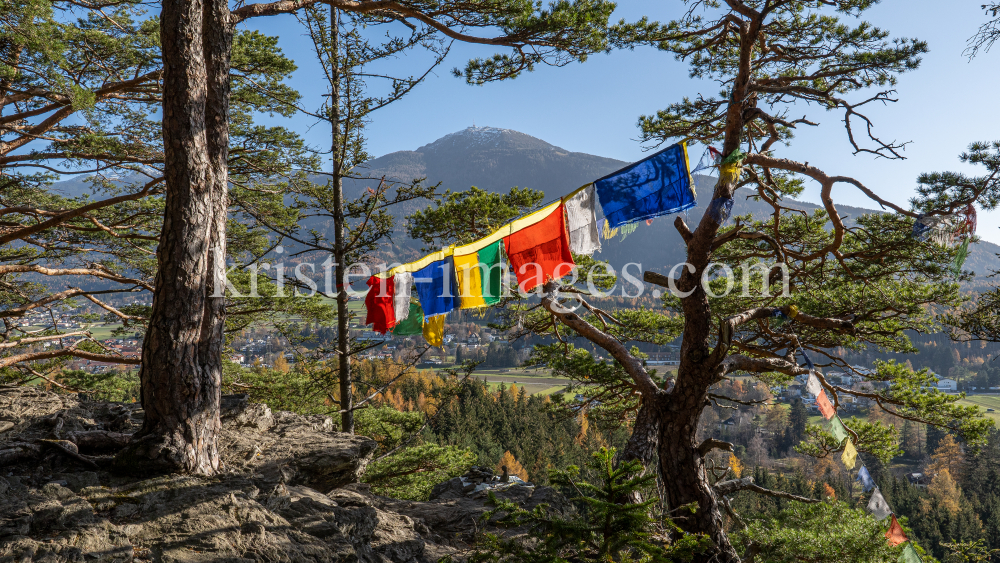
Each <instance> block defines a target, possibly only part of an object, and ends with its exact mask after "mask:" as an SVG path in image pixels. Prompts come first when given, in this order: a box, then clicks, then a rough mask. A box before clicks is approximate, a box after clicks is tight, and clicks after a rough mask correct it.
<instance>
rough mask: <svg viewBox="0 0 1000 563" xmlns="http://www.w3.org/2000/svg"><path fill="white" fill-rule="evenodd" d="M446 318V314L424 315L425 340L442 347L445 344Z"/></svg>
mask: <svg viewBox="0 0 1000 563" xmlns="http://www.w3.org/2000/svg"><path fill="white" fill-rule="evenodd" d="M444 318H445V315H437V316H434V317H424V327H423V331H422V332H423V334H424V340H426V341H427V343H428V344H430V345H431V346H437V347H438V348H440V347H441V346H444Z"/></svg>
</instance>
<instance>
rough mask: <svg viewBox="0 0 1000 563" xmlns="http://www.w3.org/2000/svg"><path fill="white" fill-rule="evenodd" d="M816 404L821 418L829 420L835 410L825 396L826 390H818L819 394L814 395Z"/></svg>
mask: <svg viewBox="0 0 1000 563" xmlns="http://www.w3.org/2000/svg"><path fill="white" fill-rule="evenodd" d="M816 406H817V407H819V412H820V414H822V415H823V418H825V419H827V420H830V419H831V418H833V415H834V414H836V413H837V411H835V410H833V404H832V403H830V399H827V398H826V390H823V391H820V392H819V395H816Z"/></svg>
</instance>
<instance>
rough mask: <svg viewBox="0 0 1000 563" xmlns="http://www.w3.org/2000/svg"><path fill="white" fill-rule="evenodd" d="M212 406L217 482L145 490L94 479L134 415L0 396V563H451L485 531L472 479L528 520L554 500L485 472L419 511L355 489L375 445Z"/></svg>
mask: <svg viewBox="0 0 1000 563" xmlns="http://www.w3.org/2000/svg"><path fill="white" fill-rule="evenodd" d="M222 406H223V409H222V422H223V430H222V436H221V437H220V440H219V443H220V445H221V448H222V450H221V455H222V461H223V466H224V471H223V472H222V473H220V474H219V475H218V476H216V477H213V478H199V477H192V476H183V475H167V476H162V477H156V478H151V479H148V478H141V477H139V476H128V475H121V474H114V473H111V472H109V471H106V470H105V469H104V467H108V466H110V464H109V463H107V461H108V460H110V455H111V454H112V453H113V451H114V448H115V447H120V445H121V444H122V443H125V442H127V441H128V440H129V436H130V435H131V434H132V433H133V432H135V431H136V430H138V428H139V427H140V426H141V423H142V409H140V408H139V407H138V405H128V404H120V403H101V402H93V401H88V400H85V399H82V398H81V397H78V396H76V395H68V394H56V393H48V392H45V391H42V390H39V389H35V388H9V387H0V563H6V562H8V561H11V562H13V561H17V562H19V563H20V562H23V561H45V562H50V563H63V562H67V563H69V562H73V563H83V562H88V563H89V562H92V561H96V562H105V561H106V562H130V561H156V562H164V563H167V562H169V563H188V562H189V563H201V562H209V561H212V562H233V563H237V562H239V563H249V562H256V561H281V562H303V563H305V562H310V563H313V562H315V563H319V562H344V563H348V562H349V563H432V562H436V561H438V560H439V559H440V558H441V557H444V556H451V557H452V558H453V559H455V560H458V561H461V560H463V559H464V556H465V554H467V552H468V549H469V546H470V544H471V542H472V541H473V540H474V539H475V537H476V534H477V533H479V532H481V531H483V530H484V529H486V528H488V527H489V523H488V522H483V519H482V516H483V513H484V512H485V511H486V510H487V507H486V506H485V505H484V500H485V496H486V493H485V492H484V490H483V489H482V488H480V489H479V490H476V491H466V492H463V490H464V489H465V488H466V487H467V486H468V484H469V483H471V482H472V481H475V480H478V481H477V486H478V485H480V484H482V483H484V482H486V483H490V484H491V485H490V486H491V487H492V489H491V490H492V491H493V492H495V493H496V494H497V495H498V496H501V497H503V498H511V499H513V500H516V501H518V502H520V503H522V504H523V505H524V506H526V507H529V508H530V507H533V506H535V505H537V503H538V502H550V503H552V502H553V501H555V500H556V499H557V496H556V495H555V494H554V492H553V491H552V490H551V489H547V488H544V487H538V488H536V487H534V486H531V485H530V484H527V483H523V482H510V483H503V484H501V483H499V482H495V479H494V478H493V476H492V475H491V474H489V471H488V470H481V469H480V470H478V471H479V472H478V473H477V472H475V471H473V472H470V473H468V474H466V475H465V476H463V477H462V478H456V479H455V480H452V481H449V482H448V483H445V484H442V485H440V486H439V487H437V488H436V489H435V490H438V491H439V494H438V495H437V498H435V499H433V500H431V501H428V502H412V501H405V500H397V499H387V498H383V497H378V496H376V495H373V494H371V492H370V491H369V490H368V487H367V486H366V485H363V484H358V482H357V481H358V478H359V476H360V475H361V474H362V473H363V472H364V469H365V466H366V465H367V463H368V462H369V460H370V459H371V457H372V454H373V451H374V449H375V443H374V442H373V441H371V440H369V439H367V438H364V437H361V436H353V435H346V434H340V433H338V432H335V431H333V422H332V420H331V419H330V418H328V417H324V416H301V415H297V414H293V413H288V412H271V410H270V409H269V408H267V407H266V406H265V405H257V404H250V403H248V401H247V399H246V397H245V396H227V397H224V400H223V404H222ZM5 456H6V457H5ZM463 479H464V481H463ZM456 483H457V485H456ZM456 487H457V488H456ZM473 489H475V487H473ZM446 491H451V492H450V493H446ZM468 493H471V494H468ZM484 526H485V527H486V528H484Z"/></svg>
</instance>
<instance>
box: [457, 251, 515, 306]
mask: <svg viewBox="0 0 1000 563" xmlns="http://www.w3.org/2000/svg"><path fill="white" fill-rule="evenodd" d="M500 245H501V241H499V240H498V241H495V242H490V243H488V244H485V245H484V244H481V243H479V242H478V241H477V242H474V243H472V244H468V245H466V246H460V247H458V248H456V249H455V253H454V260H455V279H456V283H457V284H458V292H459V296H460V297H461V303H462V309H476V308H479V307H486V306H489V305H495V304H496V303H497V302H499V301H500V294H501V292H502V291H503V287H502V284H503V263H502V262H501V261H500Z"/></svg>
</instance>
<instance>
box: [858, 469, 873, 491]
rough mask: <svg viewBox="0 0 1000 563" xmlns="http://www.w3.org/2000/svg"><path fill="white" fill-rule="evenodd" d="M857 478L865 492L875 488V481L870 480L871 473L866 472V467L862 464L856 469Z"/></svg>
mask: <svg viewBox="0 0 1000 563" xmlns="http://www.w3.org/2000/svg"><path fill="white" fill-rule="evenodd" d="M857 480H858V481H860V482H861V489H862V490H863V491H864V492H866V493H867V492H868V491H870V490H872V489H873V488H875V481H872V476H871V473H868V468H867V467H865V466H864V465H862V466H861V469H860V470H859V471H858V478H857Z"/></svg>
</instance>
